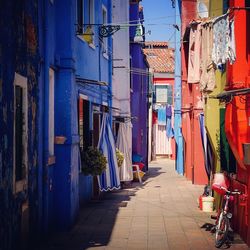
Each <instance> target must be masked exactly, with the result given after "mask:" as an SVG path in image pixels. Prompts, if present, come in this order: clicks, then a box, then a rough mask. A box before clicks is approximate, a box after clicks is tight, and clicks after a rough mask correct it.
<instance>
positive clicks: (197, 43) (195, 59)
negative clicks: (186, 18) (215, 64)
mask: <svg viewBox="0 0 250 250" xmlns="http://www.w3.org/2000/svg"><path fill="white" fill-rule="evenodd" d="M190 25H191V28H190V36H189V55H188V83H198V82H200V58H201V53H200V50H201V23H197V22H192V23H191V24H190Z"/></svg>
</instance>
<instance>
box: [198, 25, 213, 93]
mask: <svg viewBox="0 0 250 250" xmlns="http://www.w3.org/2000/svg"><path fill="white" fill-rule="evenodd" d="M201 48H202V49H201V79H200V90H201V91H206V92H207V91H213V89H214V88H215V87H216V85H215V69H216V67H215V64H214V63H213V61H212V49H213V23H212V21H208V22H204V23H202V28H201Z"/></svg>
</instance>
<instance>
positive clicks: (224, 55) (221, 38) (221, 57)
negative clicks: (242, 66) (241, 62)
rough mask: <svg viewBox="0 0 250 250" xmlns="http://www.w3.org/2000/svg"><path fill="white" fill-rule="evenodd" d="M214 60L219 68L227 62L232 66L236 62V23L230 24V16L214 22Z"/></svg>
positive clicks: (216, 19) (219, 18)
mask: <svg viewBox="0 0 250 250" xmlns="http://www.w3.org/2000/svg"><path fill="white" fill-rule="evenodd" d="M212 60H213V62H214V63H215V64H216V66H217V68H218V67H219V66H220V65H221V64H225V63H226V62H227V60H228V61H229V62H230V63H231V64H232V63H234V62H235V60H236V53H235V37H234V21H231V22H229V17H228V14H225V15H222V16H220V17H217V18H215V19H214V21H213V52H212Z"/></svg>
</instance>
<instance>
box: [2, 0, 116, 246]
mask: <svg viewBox="0 0 250 250" xmlns="http://www.w3.org/2000/svg"><path fill="white" fill-rule="evenodd" d="M0 13H1V17H4V18H1V20H0V28H1V34H0V142H1V144H0V200H1V203H0V225H1V226H0V238H1V241H0V249H2V248H3V249H17V246H20V243H23V244H24V242H27V241H28V240H27V239H28V237H30V239H34V240H36V239H37V238H40V237H42V236H44V235H46V234H48V233H49V231H54V230H67V229H69V228H70V227H71V226H72V224H73V223H74V221H75V219H76V216H77V213H78V210H79V205H80V203H84V202H85V201H87V200H88V199H90V197H91V196H92V195H93V186H94V184H93V181H92V177H85V176H83V175H82V174H81V171H80V157H79V152H80V149H79V144H80V146H81V147H83V146H86V145H96V144H97V142H98V137H99V130H100V122H101V117H100V114H101V112H103V111H105V112H110V113H111V110H112V109H111V107H112V103H111V100H112V98H111V89H112V82H111V80H112V63H111V62H112V60H111V58H112V43H111V37H108V38H105V37H103V36H101V35H100V34H99V31H101V27H102V26H101V25H102V24H105V23H108V22H109V23H111V0H103V1H97V0H75V1H72V0H62V1H53V0H35V1H34V0H32V1H30V0H28V1H13V0H10V1H1V3H0ZM102 31H103V32H105V29H102ZM2 201H4V202H2ZM21 235H22V236H21ZM24 248H25V245H24Z"/></svg>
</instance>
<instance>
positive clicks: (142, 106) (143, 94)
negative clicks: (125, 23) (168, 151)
mask: <svg viewBox="0 0 250 250" xmlns="http://www.w3.org/2000/svg"><path fill="white" fill-rule="evenodd" d="M140 1H141V0H133V1H132V0H130V20H131V21H130V22H131V24H132V26H131V27H130V56H131V64H130V70H131V79H130V81H131V83H130V84H131V114H132V117H134V118H135V119H133V120H132V124H133V129H132V146H133V147H132V150H133V154H134V155H140V156H141V157H142V162H143V163H144V164H145V166H146V169H147V164H148V148H147V145H148V144H147V143H148V108H149V106H148V81H149V77H148V76H149V70H148V65H147V63H146V59H145V56H144V54H143V51H142V49H143V48H144V42H145V29H144V26H143V22H144V16H143V8H142V6H140V4H139V3H140Z"/></svg>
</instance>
